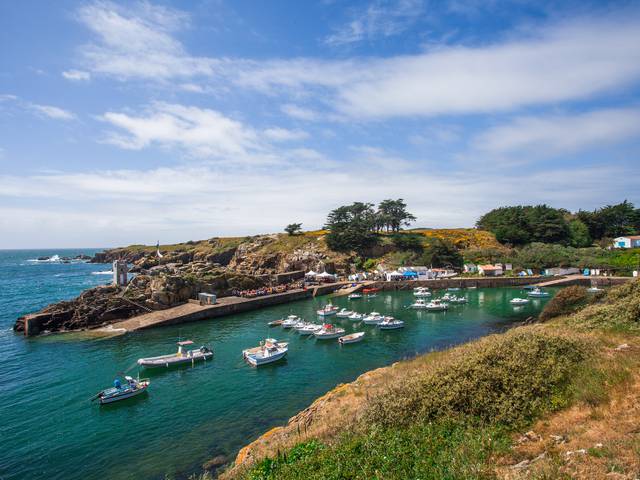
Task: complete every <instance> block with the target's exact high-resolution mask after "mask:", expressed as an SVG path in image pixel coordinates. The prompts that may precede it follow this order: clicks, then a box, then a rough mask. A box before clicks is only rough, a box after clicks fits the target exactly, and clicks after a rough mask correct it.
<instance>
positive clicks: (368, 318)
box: [362, 312, 384, 325]
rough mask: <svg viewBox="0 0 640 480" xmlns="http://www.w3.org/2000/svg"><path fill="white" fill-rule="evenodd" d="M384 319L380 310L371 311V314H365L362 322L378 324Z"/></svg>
mask: <svg viewBox="0 0 640 480" xmlns="http://www.w3.org/2000/svg"><path fill="white" fill-rule="evenodd" d="M382 320H384V317H383V316H382V315H380V314H379V313H378V312H371V313H370V314H369V315H365V316H364V317H363V318H362V323H366V324H367V325H377V324H379V323H380V322H381V321H382Z"/></svg>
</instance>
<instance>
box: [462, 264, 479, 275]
mask: <svg viewBox="0 0 640 480" xmlns="http://www.w3.org/2000/svg"><path fill="white" fill-rule="evenodd" d="M477 271H478V266H477V265H475V264H473V263H465V264H464V273H476V272H477Z"/></svg>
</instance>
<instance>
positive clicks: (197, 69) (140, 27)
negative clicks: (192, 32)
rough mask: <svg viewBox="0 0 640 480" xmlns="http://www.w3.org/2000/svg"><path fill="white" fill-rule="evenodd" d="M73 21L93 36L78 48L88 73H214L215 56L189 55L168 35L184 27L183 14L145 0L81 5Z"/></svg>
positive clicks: (157, 75)
mask: <svg viewBox="0 0 640 480" xmlns="http://www.w3.org/2000/svg"><path fill="white" fill-rule="evenodd" d="M78 19H79V21H80V22H82V23H83V24H84V25H85V26H86V27H88V28H89V29H90V30H91V31H92V32H93V33H94V34H96V36H97V37H98V41H97V42H95V43H91V44H88V45H85V46H84V47H82V49H81V53H82V56H83V58H84V61H85V63H86V67H87V68H88V69H90V70H91V71H93V72H96V73H100V74H105V75H110V76H114V77H117V78H119V79H130V78H154V79H157V80H163V79H168V78H173V77H191V76H195V75H212V74H213V71H214V65H215V64H216V61H215V60H213V59H210V58H203V57H192V56H190V55H188V53H187V52H186V51H185V50H184V48H183V46H182V44H181V43H180V42H179V41H177V40H176V39H175V38H173V36H172V33H174V32H175V31H177V30H179V29H181V28H184V27H186V26H187V25H188V22H189V17H188V16H187V15H186V14H185V13H184V12H181V11H178V10H174V9H170V8H166V7H162V6H157V5H151V4H150V3H146V2H144V3H135V4H129V5H127V8H124V7H121V6H119V5H116V4H114V3H111V2H95V3H92V4H89V5H85V6H83V7H82V8H81V9H80V10H79V12H78Z"/></svg>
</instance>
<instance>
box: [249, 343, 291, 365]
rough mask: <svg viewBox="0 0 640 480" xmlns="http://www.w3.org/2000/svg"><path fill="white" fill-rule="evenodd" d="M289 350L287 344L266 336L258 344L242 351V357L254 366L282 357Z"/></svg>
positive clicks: (275, 360)
mask: <svg viewBox="0 0 640 480" xmlns="http://www.w3.org/2000/svg"><path fill="white" fill-rule="evenodd" d="M288 351H289V344H288V343H282V342H278V341H277V340H275V339H273V338H267V339H266V340H264V341H263V342H260V346H258V347H254V348H248V349H246V350H243V351H242V357H243V358H244V359H245V360H246V361H247V363H249V364H250V365H253V366H254V367H259V366H260V365H265V364H267V363H273V362H277V361H278V360H280V359H282V358H284V357H285V356H286V355H287V352H288Z"/></svg>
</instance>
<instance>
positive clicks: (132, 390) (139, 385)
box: [91, 376, 151, 405]
mask: <svg viewBox="0 0 640 480" xmlns="http://www.w3.org/2000/svg"><path fill="white" fill-rule="evenodd" d="M124 379H125V382H126V383H125V384H124V385H123V384H122V383H121V382H120V379H119V378H116V379H115V380H114V381H113V387H112V388H107V389H105V390H102V391H101V392H98V393H97V394H96V395H95V396H94V397H93V398H92V399H91V401H94V400H99V401H100V405H104V404H106V403H113V402H117V401H119V400H126V399H127V398H132V397H136V396H138V395H140V394H142V393H144V392H146V390H147V388H148V387H149V385H150V384H151V382H150V381H149V379H148V378H143V379H142V380H140V379H137V380H136V379H135V378H132V377H129V376H127V377H124Z"/></svg>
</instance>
